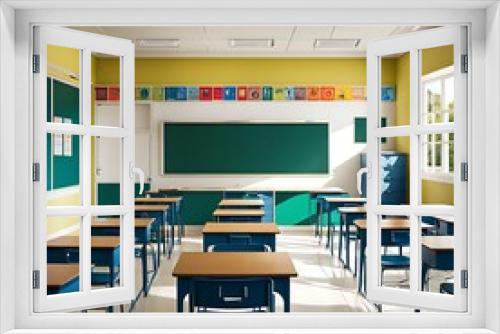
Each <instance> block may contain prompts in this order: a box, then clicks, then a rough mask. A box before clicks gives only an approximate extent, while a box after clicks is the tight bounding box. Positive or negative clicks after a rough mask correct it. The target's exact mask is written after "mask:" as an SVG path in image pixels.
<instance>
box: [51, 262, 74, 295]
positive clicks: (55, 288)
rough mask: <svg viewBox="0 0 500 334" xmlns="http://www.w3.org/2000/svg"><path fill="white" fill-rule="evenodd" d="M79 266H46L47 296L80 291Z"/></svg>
mask: <svg viewBox="0 0 500 334" xmlns="http://www.w3.org/2000/svg"><path fill="white" fill-rule="evenodd" d="M79 273H80V265H79V264H67V263H58V264H47V294H48V295H55V294H59V293H68V292H78V291H80V276H79Z"/></svg>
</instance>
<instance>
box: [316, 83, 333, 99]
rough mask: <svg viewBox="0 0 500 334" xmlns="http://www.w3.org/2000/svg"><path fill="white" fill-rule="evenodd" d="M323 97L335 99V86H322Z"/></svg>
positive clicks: (321, 93)
mask: <svg viewBox="0 0 500 334" xmlns="http://www.w3.org/2000/svg"><path fill="white" fill-rule="evenodd" d="M320 95H321V99H322V100H324V101H329V100H333V99H335V87H333V86H325V87H321V88H320Z"/></svg>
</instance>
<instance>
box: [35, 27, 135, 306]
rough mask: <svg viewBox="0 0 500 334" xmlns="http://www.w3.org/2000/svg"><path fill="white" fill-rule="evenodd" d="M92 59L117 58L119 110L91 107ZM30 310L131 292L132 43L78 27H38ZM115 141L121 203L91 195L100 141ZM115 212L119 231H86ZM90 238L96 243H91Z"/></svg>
mask: <svg viewBox="0 0 500 334" xmlns="http://www.w3.org/2000/svg"><path fill="white" fill-rule="evenodd" d="M94 57H108V58H109V59H113V58H114V59H115V60H116V69H117V70H116V72H117V83H116V90H115V91H114V92H110V94H111V93H113V98H114V99H116V100H117V103H118V105H119V108H120V118H119V120H117V121H116V122H115V123H113V124H101V123H99V121H97V120H96V118H95V117H94V116H95V115H94V113H93V105H92V104H93V102H92V100H93V99H92V96H93V94H94V93H93V86H92V80H93V78H94V77H95V75H96V72H97V71H98V69H97V68H96V67H95V62H94V61H93V59H94ZM33 59H34V62H33V72H34V74H33V76H34V77H33V78H34V80H33V82H34V103H33V105H34V143H33V145H34V150H33V156H34V157H33V159H34V174H36V175H35V178H34V183H33V190H34V217H33V218H34V254H33V257H34V261H33V266H34V268H33V270H34V272H33V273H34V274H33V280H34V290H33V291H34V310H35V312H46V311H68V310H79V309H89V308H96V307H102V306H110V305H117V304H127V303H129V302H130V301H131V300H132V299H133V297H134V277H135V275H134V254H133V250H134V206H133V194H134V193H133V191H134V190H133V180H134V174H133V172H132V171H133V168H134V45H133V44H132V43H131V42H130V41H128V40H123V39H118V38H111V37H107V36H101V35H96V34H91V33H85V32H80V31H76V30H70V29H63V28H55V27H46V26H41V27H36V28H35V34H34V58H33ZM98 138H99V139H100V140H105V141H110V142H114V143H115V144H116V145H115V147H116V148H117V150H116V151H115V152H113V157H112V159H113V160H114V166H115V168H116V170H117V173H118V175H120V177H119V181H118V182H117V185H116V186H115V189H117V194H116V196H117V197H118V204H116V205H98V204H97V203H96V202H95V200H94V198H93V196H92V194H93V193H94V192H95V191H97V190H96V189H94V186H93V184H94V183H93V181H94V178H95V177H96V176H95V175H94V167H95V166H93V165H94V164H95V159H96V155H95V154H96V153H95V147H94V146H95V142H96V140H97V139H98ZM106 216H113V217H119V218H120V228H119V230H118V232H117V233H116V235H112V236H110V237H108V238H106V239H102V237H100V238H101V239H95V238H94V237H92V232H91V222H92V221H93V220H96V219H98V218H99V219H100V218H102V217H106ZM91 244H92V247H91Z"/></svg>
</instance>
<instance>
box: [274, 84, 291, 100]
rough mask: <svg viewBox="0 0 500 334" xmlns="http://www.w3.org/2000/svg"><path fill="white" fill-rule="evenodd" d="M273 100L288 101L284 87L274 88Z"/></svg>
mask: <svg viewBox="0 0 500 334" xmlns="http://www.w3.org/2000/svg"><path fill="white" fill-rule="evenodd" d="M273 100H278V101H282V100H288V96H287V88H286V87H274V91H273Z"/></svg>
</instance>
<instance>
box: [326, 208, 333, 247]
mask: <svg viewBox="0 0 500 334" xmlns="http://www.w3.org/2000/svg"><path fill="white" fill-rule="evenodd" d="M326 212H327V218H326V248H328V247H330V224H331V222H332V210H331V204H330V203H328V202H326Z"/></svg>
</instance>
